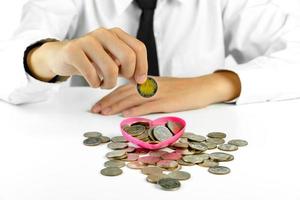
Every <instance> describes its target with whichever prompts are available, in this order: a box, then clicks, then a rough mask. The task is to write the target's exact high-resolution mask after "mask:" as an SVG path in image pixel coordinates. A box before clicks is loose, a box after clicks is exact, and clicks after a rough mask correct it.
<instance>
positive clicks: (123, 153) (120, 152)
mask: <svg viewBox="0 0 300 200" xmlns="http://www.w3.org/2000/svg"><path fill="white" fill-rule="evenodd" d="M126 154H127V152H126V151H125V150H114V151H111V152H108V153H107V154H106V157H107V158H120V157H123V156H126Z"/></svg>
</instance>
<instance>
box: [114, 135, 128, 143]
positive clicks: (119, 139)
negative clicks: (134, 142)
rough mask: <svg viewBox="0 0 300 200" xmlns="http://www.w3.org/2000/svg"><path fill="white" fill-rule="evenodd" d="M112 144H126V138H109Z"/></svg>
mask: <svg viewBox="0 0 300 200" xmlns="http://www.w3.org/2000/svg"><path fill="white" fill-rule="evenodd" d="M111 141H112V142H117V143H121V142H128V141H127V140H126V138H124V137H123V136H115V137H112V138H111Z"/></svg>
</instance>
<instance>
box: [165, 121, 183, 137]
mask: <svg viewBox="0 0 300 200" xmlns="http://www.w3.org/2000/svg"><path fill="white" fill-rule="evenodd" d="M166 127H168V129H169V130H170V131H171V132H172V133H173V134H176V133H178V132H179V131H180V130H181V129H182V125H181V124H180V123H178V122H172V121H168V122H167V123H166Z"/></svg>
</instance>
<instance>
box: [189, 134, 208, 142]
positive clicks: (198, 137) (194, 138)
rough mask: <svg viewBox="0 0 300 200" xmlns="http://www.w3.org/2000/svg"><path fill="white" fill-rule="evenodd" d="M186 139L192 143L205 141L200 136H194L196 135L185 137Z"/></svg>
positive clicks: (204, 138)
mask: <svg viewBox="0 0 300 200" xmlns="http://www.w3.org/2000/svg"><path fill="white" fill-rule="evenodd" d="M187 138H188V139H189V140H190V141H194V142H203V141H205V140H206V137H204V136H202V135H196V134H189V135H188V136H187Z"/></svg>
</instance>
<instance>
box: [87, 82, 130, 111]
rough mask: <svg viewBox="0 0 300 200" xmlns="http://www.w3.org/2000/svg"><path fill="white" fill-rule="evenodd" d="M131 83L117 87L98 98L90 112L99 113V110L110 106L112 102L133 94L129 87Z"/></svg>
mask: <svg viewBox="0 0 300 200" xmlns="http://www.w3.org/2000/svg"><path fill="white" fill-rule="evenodd" d="M131 88H132V84H126V85H123V86H120V87H118V88H117V89H115V90H114V91H113V92H111V93H110V94H108V95H106V96H104V97H103V98H102V99H100V100H99V101H98V102H97V103H96V104H95V105H94V106H93V107H92V112H94V113H99V112H100V111H102V110H104V109H105V108H107V107H109V106H111V105H112V104H114V103H116V102H118V101H120V100H121V99H124V98H126V97H128V96H130V95H132V94H134V90H133V89H131Z"/></svg>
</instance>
